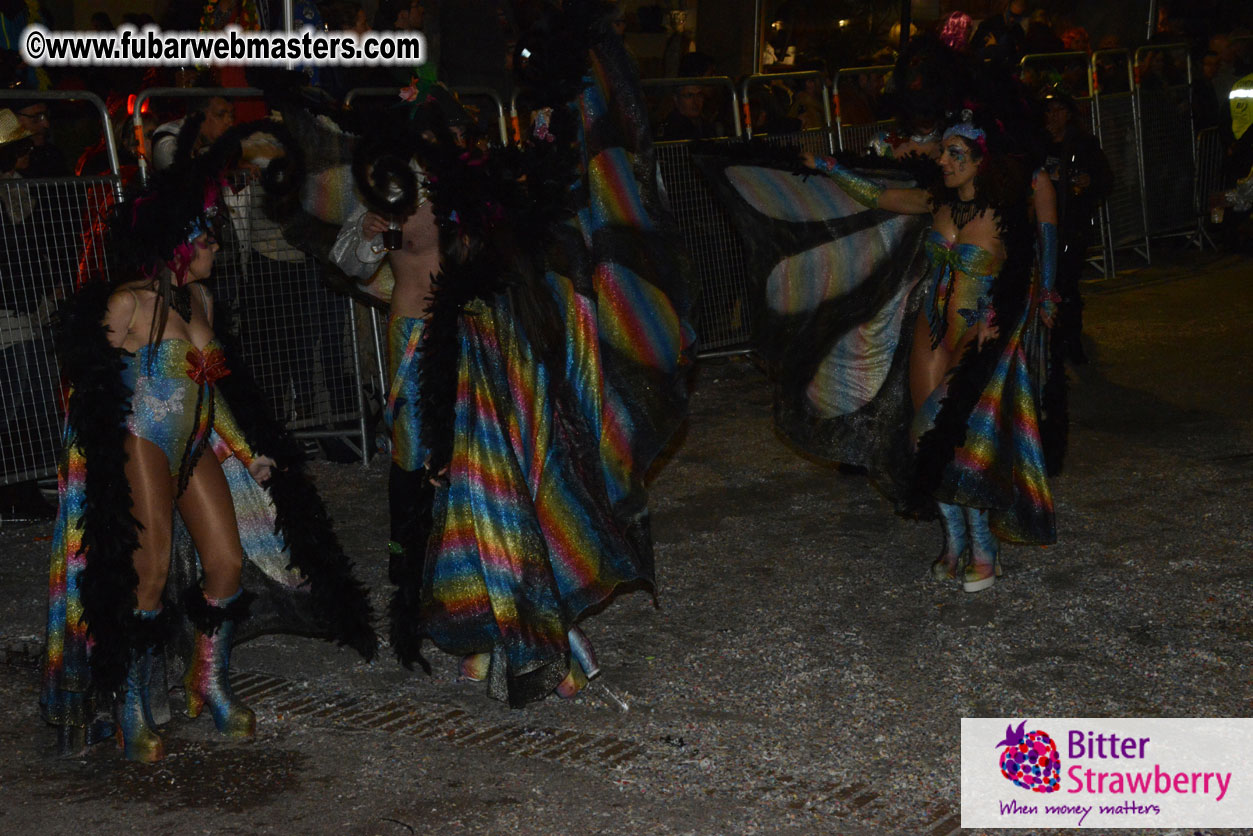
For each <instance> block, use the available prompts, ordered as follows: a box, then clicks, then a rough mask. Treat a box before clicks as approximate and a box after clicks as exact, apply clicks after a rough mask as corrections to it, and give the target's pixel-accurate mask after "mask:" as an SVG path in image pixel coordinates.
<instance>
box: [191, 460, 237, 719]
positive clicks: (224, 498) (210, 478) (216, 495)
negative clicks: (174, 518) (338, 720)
mask: <svg viewBox="0 0 1253 836" xmlns="http://www.w3.org/2000/svg"><path fill="white" fill-rule="evenodd" d="M178 510H179V513H181V514H182V515H183V522H185V523H186V524H187V530H188V531H189V532H191V539H192V540H193V541H194V542H195V543H196V551H197V552H199V553H200V565H201V566H202V567H203V568H204V597H205V602H204V603H205V604H206V605H207V610H206V616H205V618H204V620H203V622H199V621H198V620H197V618H198V617H197V616H196V615H195V613H194V612H192V622H193V623H194V624H196V634H195V641H194V643H193V646H192V660H191V664H190V665H188V666H187V675H186V676H185V677H184V678H183V686H184V687H185V688H186V691H187V714H188V716H190V717H197V716H199V714H200V711H201V709H203V708H204V706H205V705H208V706H209V708H210V711H211V712H212V714H213V722H214V724H215V725H216V726H217V728H218V731H220V732H222V733H223V734H225V735H227V736H228V737H233V738H236V739H240V740H251V739H252V738H253V736H254V735H255V734H256V730H257V718H256V715H254V714H253V712H252V709H250V708H248V707H247V706H245V705H244V704H243V703H241V702H239V701H238V700H236V699H235V697H234V695H233V694H232V693H231V683H230V677H229V670H230V664H231V643H232V642H233V641H234V637H235V624H236V620H237V619H238V618H243V617H244V616H246V615H247V611H248V605H247V598H246V597H245V598H241V597H239V596H240V595H241V594H242V592H241V590H240V587H239V576H240V572H241V571H242V569H243V562H244V552H243V548H242V547H241V545H240V542H239V522H238V521H237V520H236V518H235V506H234V504H233V503H232V502H231V491H230V488H229V486H228V485H227V484H226V474H225V473H223V472H222V465H221V463H220V462H218V460H217V457H215V456H214V455H212V453H206V454H205V455H204V456H203V457H201V459H200V461H198V462H197V463H196V469H195V470H193V471H192V474H191V479H189V480H188V482H187V490H185V491H184V492H183V495H182V496H181V497H179V499H178ZM190 609H191V605H190V604H189V610H190Z"/></svg>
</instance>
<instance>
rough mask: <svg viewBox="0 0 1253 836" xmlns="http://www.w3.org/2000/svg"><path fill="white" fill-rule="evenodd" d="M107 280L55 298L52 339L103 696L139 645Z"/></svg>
mask: <svg viewBox="0 0 1253 836" xmlns="http://www.w3.org/2000/svg"><path fill="white" fill-rule="evenodd" d="M109 295H110V288H109V287H108V286H106V285H95V284H93V285H90V286H88V287H86V288H84V289H83V290H81V291H79V293H78V294H77V295H76V296H74V297H73V298H72V299H71V300H69V301H68V302H67V303H66V304H65V305H63V306H62V308H61V310H60V313H59V317H58V326H57V327H58V331H59V333H58V336H57V339H56V341H55V344H56V345H57V347H58V350H59V353H60V361H61V368H62V370H63V371H64V373H65V376H66V378H67V379H68V380H69V381H70V382H71V384H72V386H73V388H72V389H71V391H70V398H69V403H68V406H67V414H66V421H67V423H68V427H69V437H70V439H71V443H72V444H74V445H76V446H78V447H80V448H81V449H82V450H83V451H84V452H85V453H86V454H87V456H88V467H87V471H86V477H85V480H86V483H85V493H86V506H87V507H86V513H85V514H84V521H83V523H84V524H83V538H82V545H83V549H84V551H86V552H87V553H88V555H89V556H90V557H89V559H88V560H87V565H86V567H85V568H84V569H83V572H82V575H81V579H80V590H81V594H82V602H83V615H84V619H85V621H86V623H87V625H88V636H89V637H90V639H91V641H92V642H93V643H94V647H93V649H92V653H91V670H92V680H93V682H94V683H96V685H97V688H98V690H99V691H100V692H101V693H102V694H103V695H104V696H105V697H106V699H105V702H104V704H105V705H107V704H109V703H108V699H110V698H111V696H112V694H113V693H114V692H115V691H116V690H117V689H118V687H120V685H121V683H122V681H123V680H124V679H125V677H126V666H127V664H128V663H129V660H130V653H131V648H133V647H137V646H138V645H139V636H138V635H137V633H136V630H137V624H136V619H135V618H134V616H133V613H134V611H135V608H136V606H137V601H136V597H135V588H136V586H137V585H138V584H139V575H138V574H137V573H136V572H135V565H134V562H133V560H132V557H131V556H132V555H133V554H134V552H135V550H136V549H137V548H138V547H139V537H138V533H137V530H136V529H137V526H138V525H139V523H138V521H136V519H135V517H134V515H132V514H131V508H132V506H133V503H132V500H131V492H130V486H129V484H128V482H127V480H126V473H125V467H126V454H125V452H124V450H123V444H124V443H125V441H126V435H127V430H126V416H127V414H128V413H129V412H130V397H131V392H130V389H129V388H127V386H126V385H125V384H124V383H123V382H122V369H123V361H122V352H121V351H120V350H119V349H117V348H114V347H113V346H112V345H110V344H109V340H108V338H107V336H106V334H105V331H104V329H103V328H101V326H100V321H101V318H102V315H103V312H104V310H105V307H106V305H107V303H108V299H109Z"/></svg>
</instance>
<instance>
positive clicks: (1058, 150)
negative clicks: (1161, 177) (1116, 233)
mask: <svg viewBox="0 0 1253 836" xmlns="http://www.w3.org/2000/svg"><path fill="white" fill-rule="evenodd" d="M1044 107H1045V110H1044V126H1045V130H1046V131H1047V132H1048V139H1049V142H1048V145H1047V147H1046V152H1045V160H1044V168H1045V170H1046V171H1047V172H1048V175H1049V179H1050V180H1051V181H1052V182H1053V189H1054V191H1055V192H1056V193H1057V226H1058V238H1059V240H1058V248H1057V249H1058V253H1057V285H1056V290H1057V293H1058V295H1059V296H1060V297H1061V304H1060V305H1059V306H1058V312H1057V319H1056V321H1055V322H1054V324H1053V335H1054V339H1055V340H1060V342H1061V345H1060V346H1059V348H1060V352H1059V353H1060V355H1061V356H1063V357H1065V358H1067V359H1069V360H1070V361H1071V362H1072V363H1084V362H1086V361H1087V357H1086V355H1085V354H1084V351H1083V346H1082V344H1081V342H1080V334H1081V333H1082V331H1083V299H1082V297H1081V296H1080V293H1079V279H1080V277H1081V276H1082V274H1083V265H1084V262H1085V260H1086V257H1087V252H1088V246H1089V245H1090V244H1091V243H1092V241H1093V240H1094V239H1095V236H1096V224H1097V210H1098V209H1099V208H1100V205H1101V203H1103V202H1104V201H1105V199H1106V198H1107V197H1108V196H1109V192H1110V189H1111V187H1112V185H1113V174H1112V173H1111V172H1110V168H1109V163H1108V162H1107V161H1106V159H1105V154H1104V153H1103V152H1102V151H1101V145H1100V143H1099V142H1098V141H1097V139H1096V137H1094V136H1092V134H1090V133H1088V132H1087V131H1086V130H1084V128H1083V121H1082V118H1081V116H1080V113H1079V108H1078V106H1077V105H1076V104H1075V100H1074V99H1072V98H1071V97H1070V96H1068V95H1066V94H1065V93H1063V92H1060V91H1052V92H1050V93H1048V94H1047V95H1046V96H1045V97H1044Z"/></svg>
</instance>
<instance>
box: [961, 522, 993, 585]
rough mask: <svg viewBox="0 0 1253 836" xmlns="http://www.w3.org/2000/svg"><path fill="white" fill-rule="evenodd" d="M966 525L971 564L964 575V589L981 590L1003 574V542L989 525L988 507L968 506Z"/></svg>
mask: <svg viewBox="0 0 1253 836" xmlns="http://www.w3.org/2000/svg"><path fill="white" fill-rule="evenodd" d="M966 525H967V527H968V529H969V531H970V564H969V565H968V566H966V573H965V574H964V575H963V576H962V589H964V590H966V591H967V592H980V591H982V590H984V589H987V588H988V587H990V586H991V585H992V584H994V583H996V579H997V578H999V577H1000V576H1001V544H1000V542H999V541H998V540H997V539H996V535H995V534H993V533H992V529H991V528H990V527H989V525H988V512H987V509H984V508H966Z"/></svg>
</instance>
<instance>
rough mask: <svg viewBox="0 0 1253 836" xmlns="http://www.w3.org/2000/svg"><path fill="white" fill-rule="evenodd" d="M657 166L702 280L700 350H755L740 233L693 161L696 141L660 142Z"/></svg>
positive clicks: (698, 326)
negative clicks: (694, 142) (692, 152)
mask: <svg viewBox="0 0 1253 836" xmlns="http://www.w3.org/2000/svg"><path fill="white" fill-rule="evenodd" d="M726 141H727V142H735V141H737V140H734V139H731V140H726ZM657 166H658V168H659V169H660V171H661V178H662V182H663V183H665V188H666V194H667V197H668V198H669V201H670V208H671V210H672V211H673V212H674V216H675V219H676V221H677V222H678V225H679V231H680V232H681V233H682V235H683V241H684V243H686V244H687V248H688V252H689V253H690V254H691V258H692V266H693V267H694V268H695V270H696V274H697V279H698V281H699V283H700V296H699V298H698V301H697V307H696V316H695V323H694V324H695V327H696V333H697V334H698V335H699V337H700V354H701V356H702V357H709V356H718V355H727V354H741V353H744V352H746V351H748V350H750V349H751V345H750V343H751V342H752V337H753V332H752V315H751V314H752V304H753V303H752V297H751V295H750V294H749V289H748V266H747V263H746V261H745V256H744V249H743V245H742V244H741V242H740V236H739V235H738V234H737V233H736V232H735V229H734V227H733V226H732V225H731V220H730V218H728V217H727V213H726V210H725V209H723V208H722V205H721V204H720V203H718V201H717V200H715V199H714V197H713V195H712V194H711V193H710V191H709V187H708V185H707V184H706V183H705V178H704V177H703V176H702V175H701V174H700V172H698V171H697V170H696V167H695V166H694V165H692V159H691V143H690V142H659V143H657Z"/></svg>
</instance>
